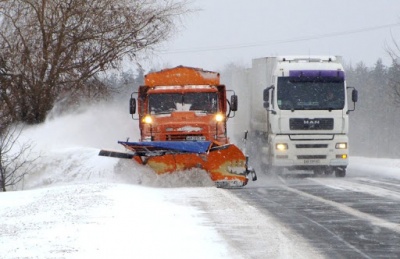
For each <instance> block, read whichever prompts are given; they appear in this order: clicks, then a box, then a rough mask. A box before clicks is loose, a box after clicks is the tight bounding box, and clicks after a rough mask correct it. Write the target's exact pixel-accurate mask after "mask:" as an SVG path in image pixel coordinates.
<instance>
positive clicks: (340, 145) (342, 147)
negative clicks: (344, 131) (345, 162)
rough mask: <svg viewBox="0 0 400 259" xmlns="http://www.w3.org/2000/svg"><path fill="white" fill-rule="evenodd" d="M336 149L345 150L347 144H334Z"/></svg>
mask: <svg viewBox="0 0 400 259" xmlns="http://www.w3.org/2000/svg"><path fill="white" fill-rule="evenodd" d="M336 149H347V143H346V142H343V143H336Z"/></svg>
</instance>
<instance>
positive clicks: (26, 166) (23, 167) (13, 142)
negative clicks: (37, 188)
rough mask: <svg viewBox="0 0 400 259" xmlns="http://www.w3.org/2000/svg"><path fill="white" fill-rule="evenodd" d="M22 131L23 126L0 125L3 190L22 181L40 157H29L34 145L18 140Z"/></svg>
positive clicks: (0, 174) (0, 164)
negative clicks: (21, 142)
mask: <svg viewBox="0 0 400 259" xmlns="http://www.w3.org/2000/svg"><path fill="white" fill-rule="evenodd" d="M21 132H22V128H21V127H16V126H7V127H4V126H3V127H0V190H1V191H3V192H5V191H6V190H7V187H10V186H14V185H16V184H17V183H19V182H20V181H22V180H23V179H24V177H25V175H27V174H28V173H29V172H30V170H31V169H32V167H31V165H32V162H34V161H35V160H36V159H37V158H38V157H37V158H34V159H30V158H28V157H29V155H30V154H31V150H32V145H31V144H29V143H23V144H20V143H19V142H18V139H19V137H20V135H21Z"/></svg>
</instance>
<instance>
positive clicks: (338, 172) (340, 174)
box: [335, 168, 346, 177]
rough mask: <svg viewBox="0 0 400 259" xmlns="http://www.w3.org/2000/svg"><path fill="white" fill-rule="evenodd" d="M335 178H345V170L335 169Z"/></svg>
mask: <svg viewBox="0 0 400 259" xmlns="http://www.w3.org/2000/svg"><path fill="white" fill-rule="evenodd" d="M335 176H336V177H345V176H346V168H336V169H335Z"/></svg>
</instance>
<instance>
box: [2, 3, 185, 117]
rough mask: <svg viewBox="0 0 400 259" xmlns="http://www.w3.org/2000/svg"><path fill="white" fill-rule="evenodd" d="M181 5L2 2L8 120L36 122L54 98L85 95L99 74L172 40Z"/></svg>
mask: <svg viewBox="0 0 400 259" xmlns="http://www.w3.org/2000/svg"><path fill="white" fill-rule="evenodd" d="M186 6H187V2H186V0H181V1H180V2H176V1H174V0H134V1H132V0H91V1H86V0H2V1H0V17H1V19H0V69H4V71H3V72H4V74H7V75H8V77H7V78H3V80H1V81H0V98H1V99H0V102H1V103H2V104H4V106H5V108H6V109H7V110H8V111H7V113H9V114H10V116H12V118H13V120H14V121H24V122H27V123H39V122H42V121H43V120H44V119H45V116H46V114H47V112H48V111H49V110H51V108H52V107H53V105H54V103H55V101H56V100H57V99H58V98H60V97H65V96H68V95H71V93H75V94H72V96H77V95H78V94H76V93H80V91H81V90H82V89H84V91H83V92H84V93H88V88H91V87H92V86H93V82H95V76H96V75H97V74H98V73H99V72H102V71H106V70H108V69H111V68H113V69H115V68H120V67H121V65H122V61H123V60H124V59H130V60H135V59H136V58H137V57H138V55H141V54H142V55H143V53H148V52H151V51H152V50H154V48H155V47H156V46H157V45H158V44H160V43H162V42H163V41H165V40H166V39H168V38H169V37H171V36H172V35H173V32H175V31H176V29H177V27H176V22H177V20H178V19H179V18H180V17H182V15H183V14H185V13H187V12H189V10H188V9H187V8H186ZM0 72H2V71H0ZM102 86H104V85H103V84H96V89H94V90H93V91H104V89H100V88H101V87H102ZM92 94H93V92H92Z"/></svg>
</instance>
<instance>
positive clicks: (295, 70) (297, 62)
mask: <svg viewBox="0 0 400 259" xmlns="http://www.w3.org/2000/svg"><path fill="white" fill-rule="evenodd" d="M259 62H267V63H268V64H267V67H268V68H269V69H270V70H269V72H268V71H265V72H264V73H265V74H268V79H269V83H270V84H269V85H268V87H266V88H265V89H264V90H263V108H264V109H265V110H264V114H265V118H264V124H265V125H264V129H263V130H264V133H265V134H264V137H265V140H264V143H265V145H263V146H262V147H260V148H261V150H262V153H263V157H262V160H263V162H264V163H265V164H267V165H268V166H269V168H274V170H276V171H282V170H283V169H284V168H286V169H289V170H312V171H313V172H314V173H315V174H322V173H325V174H331V173H333V172H334V173H335V174H336V176H339V177H343V176H345V173H346V167H347V165H348V155H349V139H348V130H349V119H348V116H349V112H350V111H352V110H354V107H355V106H354V105H355V102H356V101H357V96H358V94H357V90H355V89H352V94H351V96H352V100H351V101H352V102H353V105H352V107H351V109H349V105H348V92H349V91H350V90H351V88H349V87H347V86H346V80H345V72H344V69H343V67H342V65H341V63H340V58H339V57H335V56H326V57H301V56H296V57H274V58H268V60H259Z"/></svg>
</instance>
